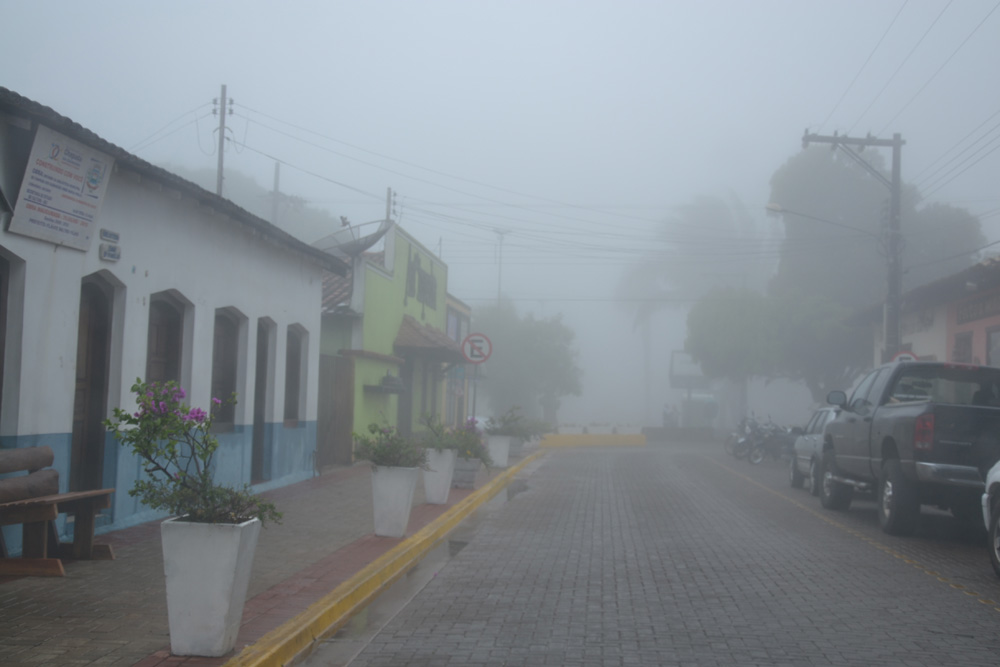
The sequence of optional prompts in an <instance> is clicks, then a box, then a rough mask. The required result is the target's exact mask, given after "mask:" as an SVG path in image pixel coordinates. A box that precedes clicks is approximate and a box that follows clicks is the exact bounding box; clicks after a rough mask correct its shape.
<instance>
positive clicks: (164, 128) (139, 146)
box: [128, 102, 211, 153]
mask: <svg viewBox="0 0 1000 667" xmlns="http://www.w3.org/2000/svg"><path fill="white" fill-rule="evenodd" d="M208 105H209V102H203V103H202V104H199V105H198V106H196V107H195V108H194V109H191V110H190V111H185V112H184V113H182V114H181V115H179V116H177V118H174V119H173V120H172V121H170V122H169V123H167V124H166V125H164V126H163V127H161V128H160V129H158V130H157V131H156V132H153V133H152V134H151V135H149V136H148V137H146V138H145V139H143V140H142V141H140V142H138V143H136V144H135V145H134V146H133V147H132V148H130V149H128V151H129V153H134V152H135V151H137V150H141V149H142V148H145V147H146V145H144V144H146V142H147V141H148V142H149V144H148V145H152V144H154V143H156V142H157V141H160V140H162V139H166V138H167V137H169V136H170V135H171V134H173V133H174V132H176V131H177V130H180V129H183V128H185V127H188V126H189V125H191V122H194V121H191V122H188V123H186V124H184V125H183V126H181V127H179V128H177V129H176V130H174V131H172V132H170V133H169V134H167V135H165V136H162V137H159V138H157V139H156V140H155V141H150V140H151V139H153V137H156V135H158V134H159V133H160V132H163V131H164V130H166V129H167V128H168V127H170V126H171V125H173V124H174V123H176V122H177V121H179V120H180V119H182V118H184V117H185V116H189V115H190V114H193V113H194V112H196V111H198V110H199V109H201V108H202V107H206V106H208ZM210 115H211V114H204V115H203V116H201V118H204V117H205V116H210Z"/></svg>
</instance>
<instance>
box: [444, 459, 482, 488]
mask: <svg viewBox="0 0 1000 667" xmlns="http://www.w3.org/2000/svg"><path fill="white" fill-rule="evenodd" d="M482 467H483V462H482V461H480V460H479V459H456V461H455V474H454V475H453V476H452V478H451V485H452V486H454V487H455V488H457V489H474V488H476V475H478V474H479V469H480V468H482Z"/></svg>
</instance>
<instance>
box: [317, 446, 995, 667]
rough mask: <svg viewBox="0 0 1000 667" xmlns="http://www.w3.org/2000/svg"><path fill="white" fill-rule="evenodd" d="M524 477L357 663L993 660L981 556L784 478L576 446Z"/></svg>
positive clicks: (650, 451)
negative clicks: (888, 526)
mask: <svg viewBox="0 0 1000 667" xmlns="http://www.w3.org/2000/svg"><path fill="white" fill-rule="evenodd" d="M525 481H526V485H527V488H526V489H525V490H524V491H523V492H521V493H519V494H517V495H516V496H514V497H513V498H512V499H511V500H510V501H508V502H507V503H506V504H505V505H504V506H503V507H502V508H500V509H499V510H498V511H496V512H494V513H493V515H491V516H490V518H489V519H488V520H487V521H485V522H484V525H483V526H482V528H481V530H480V531H479V533H478V534H477V536H476V537H475V539H473V540H472V541H471V542H470V543H469V544H468V546H466V547H465V548H464V549H463V550H462V551H461V553H459V554H458V555H457V556H456V557H455V558H454V559H453V560H451V561H450V562H449V563H448V564H447V565H445V566H444V567H442V569H441V570H440V571H439V572H438V573H437V574H436V576H434V577H433V578H432V579H431V580H430V582H429V583H428V584H427V586H426V587H425V588H424V589H423V590H422V591H421V592H420V593H419V594H417V595H416V597H415V598H414V599H413V600H412V602H411V603H410V604H409V605H407V606H406V607H405V608H404V609H403V610H402V611H401V612H400V613H399V614H398V615H397V616H396V617H395V618H394V619H393V620H392V621H391V622H390V623H389V624H388V625H387V626H386V627H385V628H384V630H383V631H382V632H381V633H380V634H378V635H377V636H376V637H375V638H374V640H373V641H372V643H371V644H370V645H369V646H368V647H367V648H366V649H365V650H364V651H363V652H362V653H361V654H360V655H359V656H358V657H357V658H356V659H355V660H354V661H353V662H352V663H351V664H352V665H355V666H358V667H361V666H370V667H376V666H383V665H385V666H388V665H410V666H416V665H456V666H457V665H638V664H644V665H720V666H722V665H768V666H774V665H875V664H879V665H888V664H900V665H941V664H962V665H995V664H997V661H998V655H1000V640H998V633H997V623H998V621H1000V616H998V611H1000V609H998V607H1000V603H997V602H995V601H994V599H995V598H997V597H1000V585H998V583H997V582H996V580H995V579H994V577H993V574H992V571H991V570H990V567H989V563H988V560H987V557H986V552H985V548H984V546H983V545H982V544H981V542H978V541H975V540H973V539H966V540H965V541H963V540H962V539H961V538H956V537H949V536H944V537H941V536H936V535H933V534H931V535H923V534H922V535H920V536H918V537H916V538H910V539H901V538H890V537H888V536H885V535H883V534H882V533H881V532H879V531H878V526H877V523H873V522H874V513H873V511H871V509H870V507H871V503H867V504H866V503H865V502H864V501H858V502H856V503H855V508H854V509H852V510H851V511H850V512H848V513H846V514H845V513H830V512H826V511H824V510H822V509H821V508H820V507H819V505H818V503H817V502H816V500H815V498H812V497H811V496H809V495H808V493H805V492H802V491H797V490H792V489H789V488H788V483H787V481H786V479H785V468H784V465H783V464H781V463H778V462H767V463H765V464H763V465H761V466H749V465H747V464H746V463H745V462H741V461H735V460H733V459H731V458H729V457H726V456H725V455H724V454H723V453H722V450H721V447H719V446H717V445H714V444H701V445H669V446H663V445H651V446H649V447H646V448H628V449H626V448H619V449H611V448H608V449H604V448H602V449H594V450H572V451H561V452H553V453H552V454H551V455H550V456H549V457H548V458H547V459H546V461H545V462H544V463H543V464H542V465H540V466H539V467H538V468H537V469H536V470H534V472H532V473H531V474H530V475H529V476H527V477H526V478H525ZM933 520H934V518H933V517H932V518H931V520H930V521H931V523H933ZM316 657H319V656H316ZM309 664H310V665H314V664H321V663H319V662H316V661H314V660H312V661H310V663H309Z"/></svg>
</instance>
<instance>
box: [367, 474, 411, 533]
mask: <svg viewBox="0 0 1000 667" xmlns="http://www.w3.org/2000/svg"><path fill="white" fill-rule="evenodd" d="M419 478H420V468H396V467H392V466H378V467H373V468H372V504H373V505H374V508H375V534H376V535H380V536H382V537H404V536H405V535H406V526H407V524H408V523H410V509H411V508H412V507H413V494H414V492H416V490H417V480H418V479H419Z"/></svg>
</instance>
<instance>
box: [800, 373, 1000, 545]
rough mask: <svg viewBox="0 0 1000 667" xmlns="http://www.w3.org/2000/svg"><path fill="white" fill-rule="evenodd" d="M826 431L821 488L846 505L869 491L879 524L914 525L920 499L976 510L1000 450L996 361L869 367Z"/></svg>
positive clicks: (904, 529)
mask: <svg viewBox="0 0 1000 667" xmlns="http://www.w3.org/2000/svg"><path fill="white" fill-rule="evenodd" d="M827 402H828V403H831V404H833V405H835V406H837V408H839V410H838V413H837V416H836V417H834V418H833V419H832V420H831V421H829V422H828V423H827V425H826V428H825V429H824V431H823V451H822V456H821V462H820V480H821V484H820V489H819V496H820V501H821V503H822V505H823V507H825V508H827V509H834V510H846V509H847V508H848V507H849V506H850V504H851V498H852V495H853V493H854V492H855V491H860V492H872V491H874V492H875V499H876V501H877V505H878V518H879V523H880V524H881V526H882V530H883V531H885V532H886V533H889V534H892V535H908V534H912V533H913V532H914V531H915V530H916V528H917V525H918V522H919V518H920V507H921V505H931V506H937V507H939V508H941V509H948V510H951V513H952V515H954V516H955V517H956V518H957V519H959V520H961V521H963V522H968V523H978V522H981V521H982V519H981V518H980V517H981V516H982V494H983V490H984V488H985V487H984V479H985V477H986V473H987V472H988V471H989V469H990V468H991V467H992V466H993V464H994V463H995V462H996V461H997V460H998V459H1000V368H993V367H989V366H974V365H967V364H954V363H939V362H920V361H898V362H894V363H890V364H886V365H884V366H880V367H878V368H876V369H875V370H873V371H871V372H870V373H869V374H868V375H866V376H865V377H864V378H863V379H862V380H861V382H860V383H859V384H858V385H857V388H856V389H855V390H854V392H853V393H852V395H851V398H850V400H848V398H847V395H846V394H845V393H844V392H842V391H832V392H830V394H829V395H828V396H827Z"/></svg>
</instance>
